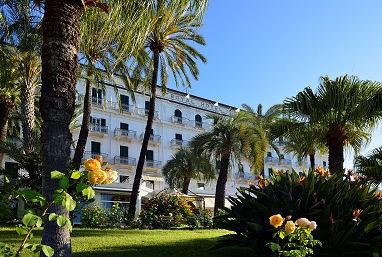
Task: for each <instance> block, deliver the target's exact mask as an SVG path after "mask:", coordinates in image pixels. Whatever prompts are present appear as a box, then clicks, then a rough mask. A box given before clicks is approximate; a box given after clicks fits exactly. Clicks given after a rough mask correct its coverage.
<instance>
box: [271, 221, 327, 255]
mask: <svg viewBox="0 0 382 257" xmlns="http://www.w3.org/2000/svg"><path fill="white" fill-rule="evenodd" d="M280 218H281V220H282V223H281V225H280V223H279V222H280ZM288 218H292V217H287V218H286V219H284V218H282V216H281V215H280V214H277V215H273V216H271V217H270V218H269V221H270V222H269V223H270V225H272V226H273V227H275V228H279V229H278V230H277V231H276V232H275V233H274V234H273V238H274V240H276V242H273V241H272V242H269V243H267V246H268V247H269V248H270V249H271V250H272V252H274V253H277V254H278V256H291V257H305V256H313V249H312V247H314V246H315V245H317V244H319V245H321V242H320V241H318V240H314V239H313V236H312V234H311V232H312V231H313V230H314V229H316V228H317V224H316V222H315V221H309V220H308V219H307V218H299V219H297V220H296V221H295V222H293V221H292V220H287V219H288ZM285 220H286V222H285V224H284V221H285ZM275 221H277V222H275ZM283 224H284V226H283V227H282V225H283Z"/></svg>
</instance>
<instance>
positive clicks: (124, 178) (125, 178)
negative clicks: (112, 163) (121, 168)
mask: <svg viewBox="0 0 382 257" xmlns="http://www.w3.org/2000/svg"><path fill="white" fill-rule="evenodd" d="M129 179H130V177H129V176H125V175H120V176H119V183H129Z"/></svg>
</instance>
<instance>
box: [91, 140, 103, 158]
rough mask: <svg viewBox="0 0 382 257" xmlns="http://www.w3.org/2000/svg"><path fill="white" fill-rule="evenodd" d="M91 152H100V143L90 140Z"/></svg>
mask: <svg viewBox="0 0 382 257" xmlns="http://www.w3.org/2000/svg"><path fill="white" fill-rule="evenodd" d="M91 153H92V155H93V154H98V155H99V154H101V143H100V142H94V141H91Z"/></svg>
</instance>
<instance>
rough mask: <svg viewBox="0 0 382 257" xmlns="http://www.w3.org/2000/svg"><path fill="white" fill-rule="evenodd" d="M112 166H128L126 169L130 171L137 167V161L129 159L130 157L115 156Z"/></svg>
mask: <svg viewBox="0 0 382 257" xmlns="http://www.w3.org/2000/svg"><path fill="white" fill-rule="evenodd" d="M114 165H115V166H118V167H119V168H123V167H126V166H128V167H126V168H130V169H131V168H132V167H133V166H136V165H137V161H136V159H135V158H131V157H123V156H115V157H114Z"/></svg>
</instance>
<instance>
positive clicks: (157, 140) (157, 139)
mask: <svg viewBox="0 0 382 257" xmlns="http://www.w3.org/2000/svg"><path fill="white" fill-rule="evenodd" d="M144 136H145V133H142V134H141V136H140V139H141V140H143V137H144ZM160 138H161V136H160V135H150V139H149V140H150V141H151V142H155V143H160Z"/></svg>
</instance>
